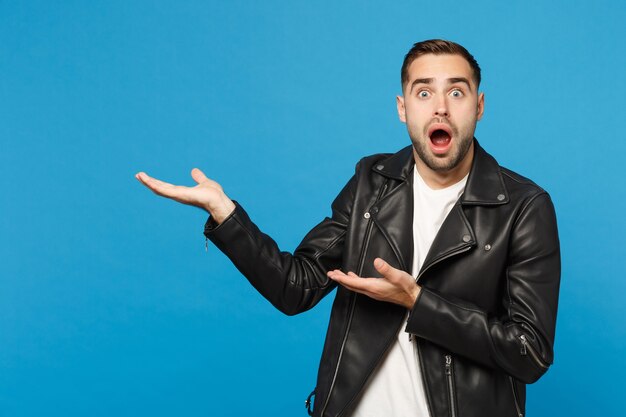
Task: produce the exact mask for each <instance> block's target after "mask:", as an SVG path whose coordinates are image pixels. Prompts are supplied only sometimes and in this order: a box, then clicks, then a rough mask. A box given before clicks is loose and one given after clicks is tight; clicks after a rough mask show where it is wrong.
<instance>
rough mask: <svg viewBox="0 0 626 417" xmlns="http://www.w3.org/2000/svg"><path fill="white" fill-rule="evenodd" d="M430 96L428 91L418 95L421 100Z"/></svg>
mask: <svg viewBox="0 0 626 417" xmlns="http://www.w3.org/2000/svg"><path fill="white" fill-rule="evenodd" d="M429 95H430V94H429V93H428V91H420V92H419V93H417V96H418V97H419V98H426V97H428V96H429Z"/></svg>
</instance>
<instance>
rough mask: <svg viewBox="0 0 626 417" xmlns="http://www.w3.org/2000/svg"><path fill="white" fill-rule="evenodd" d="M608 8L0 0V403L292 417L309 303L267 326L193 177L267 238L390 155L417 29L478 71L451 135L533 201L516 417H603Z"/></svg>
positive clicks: (610, 324) (614, 103)
mask: <svg viewBox="0 0 626 417" xmlns="http://www.w3.org/2000/svg"><path fill="white" fill-rule="evenodd" d="M625 20H626V6H625V4H624V2H623V1H618V0H615V1H572V0H558V1H550V2H540V1H511V2H500V1H491V2H489V1H472V2H461V1H459V2H454V1H439V2H422V1H411V2H409V1H394V2H386V3H385V4H383V2H373V1H315V2H312V1H301V0H289V1H287V0H285V1H263V2H253V1H248V2H245V1H227V2H226V1H207V2H201V1H196V2H193V1H178V2H166V1H106V2H95V1H94V2H87V1H63V2H48V1H0V140H1V150H0V181H1V182H0V190H1V193H0V199H1V216H0V233H1V240H0V256H1V264H0V275H1V278H0V415H2V416H61V415H62V416H84V415H90V416H136V415H150V416H173V415H184V416H209V415H211V416H213V415H219V416H241V415H264V416H265V415H267V416H270V415H271V416H296V415H305V411H304V407H303V401H304V399H305V397H306V395H307V394H308V393H309V392H310V391H311V389H312V388H313V386H314V384H315V375H316V372H317V364H318V361H319V356H320V353H321V347H322V342H323V337H324V333H325V330H326V325H327V321H328V316H329V309H330V302H331V298H332V297H328V298H327V299H326V300H324V301H323V302H322V303H321V304H320V305H319V306H318V307H317V308H316V309H314V310H312V311H310V312H307V313H305V314H302V315H300V316H296V317H291V318H289V317H285V316H282V315H281V314H280V313H278V312H277V311H275V310H274V309H273V308H272V307H271V305H270V304H269V303H268V302H266V301H265V300H264V299H262V298H261V297H260V296H258V295H257V294H256V293H255V291H254V290H253V289H252V288H251V286H250V285H249V284H248V283H247V281H246V280H245V279H244V278H243V277H241V276H240V274H239V273H238V272H237V271H236V270H235V269H234V267H232V266H231V265H230V264H229V262H228V261H227V259H226V258H225V257H224V256H223V255H222V254H220V253H219V252H218V251H217V250H216V249H215V248H214V247H212V246H209V251H208V253H207V252H205V249H204V237H203V235H202V230H203V224H204V221H205V219H206V215H205V214H204V213H203V212H202V211H200V210H197V209H193V208H189V207H184V206H181V205H178V204H175V203H173V202H171V201H167V200H165V199H160V198H157V197H155V196H154V195H153V194H152V193H150V192H149V191H147V190H146V189H143V187H142V186H141V185H140V184H139V183H138V182H137V181H136V180H135V179H134V177H133V176H134V174H135V173H136V172H137V171H140V170H145V171H147V172H148V173H150V174H152V175H155V176H157V177H158V178H162V179H164V180H168V181H171V182H174V183H180V184H192V180H191V179H190V177H189V171H190V169H191V168H192V167H195V166H197V167H200V168H202V169H203V170H204V171H205V172H206V173H207V175H209V176H211V177H213V178H215V179H217V180H218V181H220V182H221V184H222V185H223V186H224V188H225V189H226V191H227V192H228V193H229V195H231V196H232V197H233V198H236V199H237V200H239V201H240V202H241V203H242V204H243V205H244V206H245V207H246V209H247V210H248V211H249V213H251V215H252V217H253V218H254V219H255V221H256V222H257V223H258V224H259V225H260V226H261V227H262V228H263V229H264V230H265V231H266V232H268V233H269V234H270V235H272V236H273V237H274V238H275V239H276V240H277V241H278V242H279V244H280V245H281V247H282V248H284V249H287V250H291V249H293V248H294V247H295V246H296V245H297V244H298V242H299V240H300V239H301V238H302V236H304V234H305V233H306V231H308V230H309V228H310V227H312V226H313V225H314V224H316V223H317V222H318V221H319V220H321V218H323V217H324V216H325V215H328V214H329V213H330V210H329V205H330V202H331V201H332V199H333V198H334V196H335V195H336V193H337V192H338V191H339V190H340V189H341V187H342V186H343V184H344V183H345V181H346V180H347V179H348V178H349V177H350V175H351V174H352V172H353V168H354V164H355V163H356V162H357V161H358V159H360V157H362V156H363V155H366V154H371V153H376V152H391V151H395V150H397V149H399V148H401V147H403V146H405V145H406V144H408V143H409V141H408V137H407V134H406V130H405V126H404V125H403V124H401V123H400V122H399V121H398V120H397V114H396V110H395V95H396V94H398V93H399V92H400V82H399V70H400V65H401V62H402V59H403V57H404V54H405V53H406V51H407V50H408V49H409V48H410V46H411V45H412V44H413V43H414V42H415V41H418V40H423V39H428V38H434V37H444V38H448V39H452V40H455V41H458V42H460V43H461V44H463V45H464V46H466V47H467V48H468V49H469V50H470V52H472V53H473V54H474V55H475V56H476V58H477V59H478V62H479V63H480V65H481V66H482V68H483V79H484V83H483V86H482V89H483V91H484V92H485V94H486V112H485V117H484V119H483V120H482V121H481V122H480V123H479V127H478V130H477V137H478V138H479V139H480V141H481V144H482V145H483V146H484V147H485V148H486V149H487V150H488V151H490V152H491V153H492V154H493V155H494V156H496V158H497V159H498V160H499V162H500V163H501V164H502V165H504V166H507V167H508V168H511V169H513V170H515V171H518V172H520V173H521V174H523V175H526V176H529V177H530V178H532V179H534V180H535V181H536V182H537V183H539V184H540V185H542V186H543V187H544V188H546V189H547V190H548V191H549V192H550V193H551V195H552V196H553V199H554V202H555V205H556V208H557V213H558V220H559V227H560V235H561V240H562V255H563V279H562V287H561V288H562V289H561V298H560V312H559V318H558V326H557V340H556V346H555V349H556V357H555V363H554V365H553V367H552V368H551V369H550V371H549V372H548V373H547V374H546V375H545V376H544V377H543V378H542V379H541V380H540V381H539V382H538V383H536V384H535V385H532V386H530V387H529V400H528V415H530V416H555V415H559V416H560V415H568V416H570V417H571V416H587V415H606V416H614V415H620V414H622V412H623V406H622V405H621V397H622V396H623V390H624V388H623V383H622V379H623V378H622V377H623V375H624V373H625V372H626V365H625V361H624V353H625V349H624V348H625V346H624V345H625V343H624V342H625V340H626V328H625V325H624V317H626V314H625V313H626V311H625V308H624V304H625V303H624V301H623V298H624V292H625V291H626V285H625V283H624V277H625V273H626V268H625V262H624V243H623V241H624V234H625V232H626V227H625V226H626V224H625V220H624V219H625V216H624V209H625V201H626V187H624V181H623V160H624V154H625V152H626V142H625V140H624V139H625V138H624V121H625V120H626V110H625V109H626V106H625V105H624V98H625V97H626V77H625V76H624V69H625V68H626V53H625V52H626V48H625V46H624V39H625V37H626V30H625V25H624V21H625Z"/></svg>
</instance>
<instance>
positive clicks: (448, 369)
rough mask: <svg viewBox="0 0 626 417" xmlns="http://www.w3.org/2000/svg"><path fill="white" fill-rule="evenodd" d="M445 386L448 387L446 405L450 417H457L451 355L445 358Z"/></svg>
mask: <svg viewBox="0 0 626 417" xmlns="http://www.w3.org/2000/svg"><path fill="white" fill-rule="evenodd" d="M445 374H446V386H447V387H448V390H447V391H448V405H449V407H450V417H457V415H458V413H457V403H456V389H455V384H454V362H453V360H452V355H450V354H448V355H446V356H445Z"/></svg>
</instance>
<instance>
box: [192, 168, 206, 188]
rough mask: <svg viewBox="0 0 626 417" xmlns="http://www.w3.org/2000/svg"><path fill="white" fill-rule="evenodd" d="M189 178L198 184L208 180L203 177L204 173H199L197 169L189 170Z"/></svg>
mask: <svg viewBox="0 0 626 417" xmlns="http://www.w3.org/2000/svg"><path fill="white" fill-rule="evenodd" d="M191 178H193V180H194V181H195V182H197V183H198V184H200V183H201V182H204V181H206V180H208V178H207V176H206V175H204V172H202V171H200V170H199V169H198V168H194V169H192V170H191Z"/></svg>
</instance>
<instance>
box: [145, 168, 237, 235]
mask: <svg viewBox="0 0 626 417" xmlns="http://www.w3.org/2000/svg"><path fill="white" fill-rule="evenodd" d="M191 177H192V178H193V179H194V181H195V182H196V183H197V185H196V186H195V187H185V186H182V185H174V184H170V183H167V182H164V181H160V180H157V179H156V178H152V177H150V176H149V175H148V174H146V173H145V172H139V173H137V174H136V175H135V178H137V179H138V180H139V181H140V182H141V183H142V184H143V185H145V186H146V187H148V188H149V189H150V190H152V192H154V193H155V194H156V195H160V196H162V197H166V198H169V199H172V200H174V201H178V202H179V203H183V204H187V205H189V206H195V207H199V208H201V209H203V210H206V211H207V212H208V213H209V214H210V215H211V216H212V217H213V220H215V222H216V223H218V224H220V223H222V222H223V221H224V219H226V218H227V217H228V216H229V215H230V213H232V212H233V210H235V204H234V203H233V201H232V200H231V199H230V198H228V196H227V195H226V194H225V193H224V190H223V189H222V186H221V185H219V184H218V183H217V182H215V181H213V180H211V179H209V178H207V176H206V175H204V173H203V172H202V171H200V170H199V169H198V168H194V169H192V170H191Z"/></svg>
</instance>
